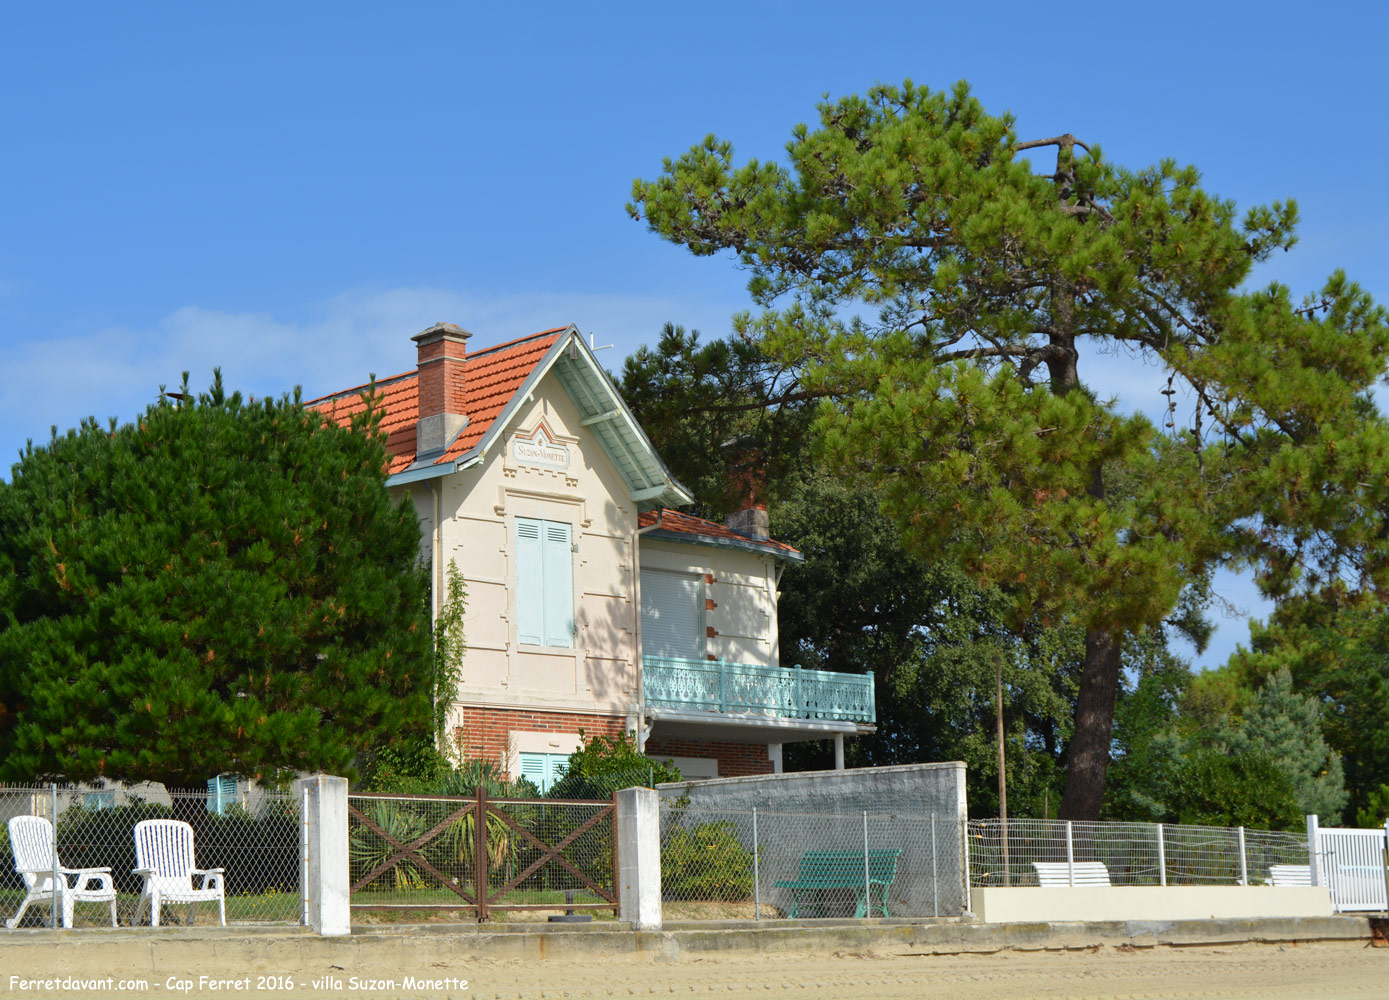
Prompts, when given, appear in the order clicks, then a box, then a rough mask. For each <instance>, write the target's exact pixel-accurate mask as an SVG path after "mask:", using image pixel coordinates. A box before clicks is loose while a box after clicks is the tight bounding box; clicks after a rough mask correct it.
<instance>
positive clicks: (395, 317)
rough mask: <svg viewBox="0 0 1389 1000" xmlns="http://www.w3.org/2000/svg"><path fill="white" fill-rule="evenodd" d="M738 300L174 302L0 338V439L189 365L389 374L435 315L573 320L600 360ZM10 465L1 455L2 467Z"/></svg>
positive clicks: (152, 390)
mask: <svg viewBox="0 0 1389 1000" xmlns="http://www.w3.org/2000/svg"><path fill="white" fill-rule="evenodd" d="M738 305H739V303H736V302H729V303H719V302H711V301H681V300H677V299H673V298H663V297H659V296H628V295H605V294H595V293H572V294H566V293H561V292H545V293H537V294H533V295H507V296H487V295H485V294H479V293H469V292H456V291H450V290H447V289H439V288H388V289H383V290H374V291H351V292H344V293H342V294H340V295H337V296H334V297H333V298H331V299H329V300H327V301H324V302H319V303H313V304H311V305H309V306H307V307H306V308H305V309H303V310H302V313H303V315H301V316H297V317H283V316H275V315H271V314H268V313H258V312H239V313H232V312H222V311H218V310H214V309H207V308H203V307H200V306H185V307H182V308H179V309H176V310H174V311H173V312H171V313H169V314H168V315H167V316H165V317H164V318H163V319H161V320H160V321H159V322H157V323H155V324H154V325H153V326H151V327H149V328H144V329H140V328H134V327H126V326H115V327H107V328H104V329H98V330H93V331H92V332H90V333H85V334H82V335H80V336H66V337H55V338H48V339H35V340H27V341H19V342H10V343H4V344H0V371H2V372H3V373H4V375H3V382H0V447H5V448H7V450H8V454H9V455H10V456H14V455H15V454H16V452H17V451H18V449H19V448H20V447H21V446H22V445H23V443H24V441H25V439H26V438H32V439H34V440H35V441H44V440H47V438H48V434H49V427H50V425H54V424H56V425H57V426H58V429H59V431H60V432H61V431H63V430H65V429H67V428H69V427H72V426H75V425H76V424H77V423H78V422H79V421H81V420H82V419H83V418H84V417H87V416H95V417H96V418H97V419H98V420H100V421H103V422H104V421H105V420H106V419H107V418H108V417H111V416H115V417H118V418H119V419H120V420H122V421H128V420H131V419H133V418H134V417H135V416H136V415H137V414H138V413H139V412H140V411H141V410H143V409H144V407H145V406H146V405H147V404H148V403H150V402H151V401H153V400H154V399H155V398H156V396H157V394H158V390H159V386H160V385H161V384H162V385H165V386H168V387H169V388H173V387H175V386H177V385H178V383H179V381H180V378H181V373H182V372H184V371H187V372H188V373H189V382H190V384H191V386H192V388H194V389H195V390H199V389H203V388H205V387H206V386H207V385H208V384H209V383H210V382H211V381H212V370H213V368H217V367H220V368H221V369H222V375H223V379H224V381H225V383H226V385H227V386H228V387H229V388H231V389H238V390H240V391H242V392H243V393H247V394H254V395H257V396H263V395H266V394H275V395H278V394H280V393H282V392H287V391H290V390H291V389H293V387H294V386H296V385H299V386H302V387H303V391H304V395H305V396H306V397H314V396H319V395H323V394H325V393H329V392H333V391H335V390H338V389H342V388H346V387H348V386H353V385H358V384H360V383H362V382H364V381H366V379H367V376H368V374H370V373H372V372H375V373H376V374H377V375H379V376H386V375H394V374H397V373H399V372H402V371H407V370H409V369H411V368H413V367H414V364H415V352H414V345H413V344H411V343H410V336H411V335H412V334H414V333H417V332H418V331H419V330H421V329H424V328H425V327H427V326H429V325H430V324H432V323H435V322H438V321H440V320H445V321H448V322H453V323H458V324H459V325H460V326H464V327H466V328H467V329H469V330H471V331H473V334H474V339H473V340H472V341H471V344H472V345H473V347H474V348H475V349H476V348H480V347H486V346H489V345H491V344H496V343H500V342H502V341H506V340H511V339H513V338H515V337H520V336H524V335H526V334H528V333H534V332H535V331H537V330H543V329H547V328H549V327H554V326H563V325H566V324H568V323H571V322H572V323H575V324H576V325H577V326H578V327H579V328H580V329H581V330H583V331H584V332H590V331H592V332H593V333H594V334H595V335H596V337H597V338H598V339H597V343H598V345H599V346H603V345H606V344H613V345H615V347H614V349H613V350H611V351H606V352H604V353H602V354H600V355H599V357H600V359H601V360H602V361H603V362H604V364H606V365H607V366H608V367H609V368H612V369H617V368H619V367H620V366H621V363H622V359H623V358H624V357H625V356H626V355H627V354H628V353H630V352H631V351H632V350H634V349H635V348H636V347H637V346H638V345H640V344H642V343H654V342H655V340H656V336H657V334H658V332H659V330H660V327H661V324H663V323H665V322H667V321H673V322H678V323H683V324H684V325H686V326H694V327H700V328H702V329H704V330H705V331H706V332H707V333H709V334H710V335H717V334H719V333H721V332H723V331H725V330H726V329H727V328H728V317H729V315H730V314H731V313H732V312H733V311H734V310H735V309H736V308H738ZM7 466H8V463H3V465H0V467H3V468H6V470H7Z"/></svg>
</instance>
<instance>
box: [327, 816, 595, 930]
mask: <svg viewBox="0 0 1389 1000" xmlns="http://www.w3.org/2000/svg"><path fill="white" fill-rule="evenodd" d="M480 815H481V816H483V817H484V820H483V822H482V824H481V825H479V823H478V817H479V816H480ZM348 830H349V833H348V865H349V885H350V890H351V897H350V898H351V905H352V907H353V909H354V910H359V911H402V912H404V913H406V914H407V915H409V914H410V912H411V911H413V915H414V916H417V917H418V916H426V917H427V916H428V915H429V913H428V911H436V912H444V911H456V910H467V911H471V912H472V913H473V914H474V915H475V916H476V917H477V918H478V919H480V920H484V919H487V918H488V917H489V916H490V915H492V912H493V911H503V912H510V913H531V914H532V915H543V911H550V912H551V913H561V912H562V911H566V910H574V911H594V910H605V909H606V910H612V909H613V908H614V906H615V903H616V892H615V889H614V885H615V878H614V875H615V872H614V848H613V836H614V830H613V805H612V802H611V801H607V802H604V801H601V800H599V801H574V800H550V799H489V798H487V797H486V796H485V795H475V796H472V797H465V796H442V795H396V794H353V795H349V796H348ZM479 833H480V835H479ZM478 872H485V877H484V878H483V879H482V880H481V881H482V892H481V893H479V891H478V890H479V885H478V883H479V879H478Z"/></svg>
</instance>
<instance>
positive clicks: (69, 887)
mask: <svg viewBox="0 0 1389 1000" xmlns="http://www.w3.org/2000/svg"><path fill="white" fill-rule="evenodd" d="M7 825H8V826H9V830H10V851H11V853H13V854H14V870H15V871H16V872H18V873H19V876H20V878H22V879H23V880H24V889H25V896H24V901H23V902H22V903H20V904H19V910H18V911H17V912H16V913H15V915H14V916H13V917H10V919H8V920H6V921H5V926H6V927H11V928H13V927H18V926H19V921H20V920H21V919H22V918H23V917H24V911H25V910H27V909H29V906H30V904H31V903H47V904H48V905H49V907H50V908H51V907H52V906H53V896H54V892H53V866H54V865H55V864H56V865H57V866H58V892H57V896H58V898H59V900H60V902H61V905H62V907H63V926H64V927H71V926H72V910H73V905H74V904H76V903H110V904H111V926H112V927H115V926H116V887H115V884H114V883H113V882H112V881H111V869H110V868H65V867H63V863H62V862H61V861H60V860H58V859H57V858H56V857H55V855H56V853H57V852H56V850H55V847H54V843H53V824H52V823H50V822H48V820H46V819H44V818H43V817H42V816H14V817H12V818H11V819H10V822H9V823H8V824H7ZM70 878H75V879H76V881H75V882H69V881H68V880H69V879H70Z"/></svg>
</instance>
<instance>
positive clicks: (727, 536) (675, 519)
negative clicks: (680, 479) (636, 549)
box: [637, 508, 801, 557]
mask: <svg viewBox="0 0 1389 1000" xmlns="http://www.w3.org/2000/svg"><path fill="white" fill-rule="evenodd" d="M658 520H659V522H660V527H659V528H657V529H656V530H657V531H661V532H669V533H671V534H674V535H702V536H704V537H705V538H708V539H711V540H713V541H716V542H741V543H742V544H744V545H756V546H757V547H758V548H763V549H767V550H768V551H769V552H770V553H771V554H773V555H790V556H793V557H799V556H800V554H801V552H800V549H797V548H794V547H792V546H790V545H787V544H786V543H785V542H778V541H776V540H775V539H771V538H767V539H760V538H749V537H748V536H747V535H740V534H738V532H736V531H734V530H732V529H731V528H729V527H728V526H727V525H723V524H719V523H718V522H717V521H706V520H705V519H704V518H702V517H695V516H694V515H693V514H684V513H681V512H680V511H678V510H670V509H669V508H663V509H661V510H648V511H646V512H645V513H643V514H638V515H637V527H639V528H653V527H655V526H656V524H657V521H658Z"/></svg>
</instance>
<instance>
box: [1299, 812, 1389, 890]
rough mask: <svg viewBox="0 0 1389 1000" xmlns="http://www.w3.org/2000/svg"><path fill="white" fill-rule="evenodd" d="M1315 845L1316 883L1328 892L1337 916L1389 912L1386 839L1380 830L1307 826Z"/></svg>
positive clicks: (1387, 831) (1388, 835)
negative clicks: (1328, 890)
mask: <svg viewBox="0 0 1389 1000" xmlns="http://www.w3.org/2000/svg"><path fill="white" fill-rule="evenodd" d="M1308 832H1309V833H1311V834H1312V835H1313V836H1314V837H1315V839H1316V843H1317V859H1316V871H1317V884H1319V885H1325V886H1327V887H1328V888H1329V889H1330V890H1331V902H1332V904H1333V905H1334V906H1335V907H1336V912H1338V913H1363V912H1373V913H1379V912H1383V911H1385V910H1389V871H1386V860H1385V851H1386V838H1389V828H1386V829H1381V830H1349V829H1319V828H1318V827H1317V826H1316V824H1315V823H1313V822H1310V821H1309V823H1308Z"/></svg>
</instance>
